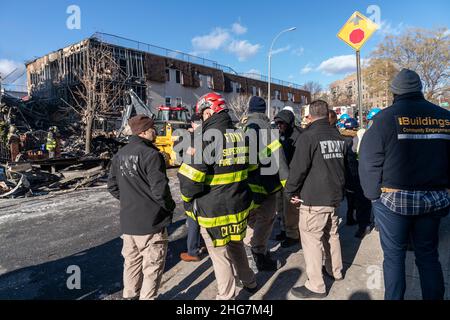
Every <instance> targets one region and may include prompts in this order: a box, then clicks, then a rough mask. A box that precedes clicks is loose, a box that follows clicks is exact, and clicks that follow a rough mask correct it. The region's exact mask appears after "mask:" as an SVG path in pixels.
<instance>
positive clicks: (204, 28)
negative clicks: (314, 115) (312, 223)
mask: <svg viewBox="0 0 450 320" xmlns="http://www.w3.org/2000/svg"><path fill="white" fill-rule="evenodd" d="M69 5H77V6H79V8H80V10H81V29H79V30H70V29H68V28H67V27H66V20H67V19H68V17H69V14H68V13H66V10H67V8H68V6H69ZM370 5H377V6H378V7H379V9H380V13H381V15H380V18H381V19H380V21H381V22H382V28H381V29H380V30H379V31H377V32H376V34H375V35H374V36H373V37H372V38H371V39H370V40H369V41H368V42H367V43H366V45H365V47H364V48H363V50H362V57H363V58H364V57H366V56H367V55H368V54H369V53H370V52H371V50H372V49H374V48H375V47H376V45H377V44H378V43H379V42H380V41H382V40H383V38H384V36H385V35H386V34H398V33H400V32H402V31H403V30H405V29H406V28H408V27H424V28H433V27H446V28H449V27H450V21H449V20H450V19H449V16H448V14H449V12H450V1H448V0H428V1H422V0H395V1H392V0H372V1H365V0H341V1H333V0H316V1H304V0H296V1H294V0H290V1H284V0H276V1H274V0H259V1H249V0H247V1H244V0H240V1H238V0H228V1H220V2H219V1H217V2H213V1H203V0H198V1H193V0H191V1H181V0H178V1H175V0H165V1H162V0H153V1H135V0H128V1H103V0H96V1H84V0H71V1H66V0H42V1H20V0H15V1H11V0H2V4H1V12H2V14H1V19H0V30H1V36H0V73H3V74H5V73H6V72H8V70H11V69H12V68H14V67H16V66H20V65H21V64H22V63H23V62H24V61H26V60H30V59H33V58H34V57H39V56H42V55H44V54H46V53H48V52H50V51H53V50H57V49H59V48H61V47H64V46H66V45H68V44H71V43H75V42H78V41H79V40H81V39H83V38H85V37H88V36H90V35H92V34H93V33H94V32H95V31H102V32H106V33H112V34H117V35H120V36H124V37H127V38H131V39H135V40H139V41H142V42H147V43H151V44H155V45H158V46H162V47H166V48H170V49H173V50H179V51H182V52H186V53H194V54H197V55H199V56H201V57H206V58H209V59H212V60H215V61H217V62H219V63H220V64H223V65H229V66H231V67H232V68H233V69H235V70H236V71H238V72H256V73H261V74H264V75H266V74H267V54H268V50H269V47H270V43H271V41H272V39H273V38H274V37H275V35H276V34H277V33H278V32H280V31H281V30H284V29H286V28H289V27H297V30H296V31H293V32H289V33H286V34H284V35H283V36H281V37H280V38H279V40H278V41H277V44H276V46H275V49H279V50H277V51H278V53H277V54H276V55H274V56H273V60H272V76H273V77H276V78H279V79H283V80H286V81H291V82H295V83H298V84H303V83H305V82H307V81H311V80H312V81H317V82H320V83H321V84H322V85H324V86H328V84H329V83H331V82H332V81H334V80H337V79H340V78H342V77H344V76H345V74H348V73H349V72H351V71H352V70H353V69H354V57H353V55H354V51H353V50H352V49H351V48H350V47H348V46H347V45H346V44H344V43H343V42H342V41H341V40H339V39H338V38H337V37H336V34H337V32H338V31H339V30H340V28H341V27H342V25H343V24H344V23H345V22H346V21H347V19H348V18H349V17H350V15H351V14H352V13H353V12H354V11H360V12H361V13H363V14H366V15H367V16H371V14H372V13H373V12H369V13H368V12H367V9H368V7H369V6H370Z"/></svg>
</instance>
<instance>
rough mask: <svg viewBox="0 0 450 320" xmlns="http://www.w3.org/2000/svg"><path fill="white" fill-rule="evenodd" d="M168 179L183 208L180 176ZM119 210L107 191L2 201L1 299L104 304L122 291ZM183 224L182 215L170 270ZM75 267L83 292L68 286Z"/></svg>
mask: <svg viewBox="0 0 450 320" xmlns="http://www.w3.org/2000/svg"><path fill="white" fill-rule="evenodd" d="M169 176H170V177H171V190H172V193H173V196H174V199H176V201H177V203H180V201H181V199H179V196H178V192H177V189H178V186H177V180H178V179H176V178H175V179H174V177H175V171H174V170H169ZM178 207H181V206H178ZM118 210H119V202H118V201H117V200H116V199H114V198H113V197H112V196H110V195H109V193H108V192H107V190H106V188H105V187H98V188H91V189H86V190H81V191H75V192H63V193H56V194H50V195H47V196H39V197H33V198H26V199H8V200H3V199H2V200H0V244H1V246H0V299H99V298H104V297H106V296H110V295H112V294H114V293H117V292H118V291H120V290H121V287H122V270H123V269H122V263H123V259H122V257H121V255H120V250H121V246H122V242H121V239H120V230H119V216H118ZM183 222H184V217H183V214H182V213H181V211H179V210H177V211H176V213H175V216H174V224H173V225H172V226H171V228H170V230H169V232H170V233H171V240H172V241H171V245H170V251H169V254H168V259H167V265H166V270H169V269H170V268H171V267H172V266H173V264H174V263H175V262H178V260H179V258H178V255H179V253H180V252H181V250H183V249H184V243H185V241H184V240H182V239H183V237H184V236H185V233H186V232H185V227H184V223H183ZM73 265H75V266H78V267H79V268H80V271H81V284H82V286H81V290H69V289H68V288H67V285H66V282H67V279H68V278H69V277H70V275H72V273H67V269H68V268H69V267H70V266H73ZM72 272H73V271H72Z"/></svg>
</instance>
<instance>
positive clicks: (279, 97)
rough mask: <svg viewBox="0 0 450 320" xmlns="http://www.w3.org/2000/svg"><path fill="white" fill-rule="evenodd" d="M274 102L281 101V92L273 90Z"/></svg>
mask: <svg viewBox="0 0 450 320" xmlns="http://www.w3.org/2000/svg"><path fill="white" fill-rule="evenodd" d="M275 100H281V92H280V91H279V90H275Z"/></svg>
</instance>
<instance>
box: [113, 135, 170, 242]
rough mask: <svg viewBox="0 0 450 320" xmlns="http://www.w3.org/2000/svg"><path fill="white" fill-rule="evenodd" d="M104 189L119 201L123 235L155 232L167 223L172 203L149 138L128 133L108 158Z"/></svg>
mask: <svg viewBox="0 0 450 320" xmlns="http://www.w3.org/2000/svg"><path fill="white" fill-rule="evenodd" d="M108 190H109V192H110V193H111V194H112V195H113V196H114V197H115V198H117V199H119V200H120V226H121V230H122V233H123V234H129V235H148V234H153V233H158V232H160V231H161V230H162V229H163V228H164V227H167V226H168V225H169V224H170V223H171V221H172V212H173V210H174V209H175V202H174V201H173V200H172V196H171V194H170V189H169V180H168V179H167V176H166V166H165V162H164V159H163V157H162V155H161V154H160V153H159V151H158V149H157V148H156V147H155V146H154V145H153V144H152V143H151V142H150V141H148V140H145V139H142V138H140V137H138V136H132V137H131V138H130V142H129V143H128V145H126V146H125V147H123V148H122V149H120V150H119V152H118V153H117V154H116V155H115V156H114V157H113V159H112V163H111V170H110V174H109V179H108Z"/></svg>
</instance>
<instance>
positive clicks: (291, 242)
mask: <svg viewBox="0 0 450 320" xmlns="http://www.w3.org/2000/svg"><path fill="white" fill-rule="evenodd" d="M299 242H300V240H299V239H293V238H289V237H286V239H285V240H284V241H283V242H282V243H281V247H282V248H285V249H286V248H290V247H293V246H295V245H298V244H299Z"/></svg>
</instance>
